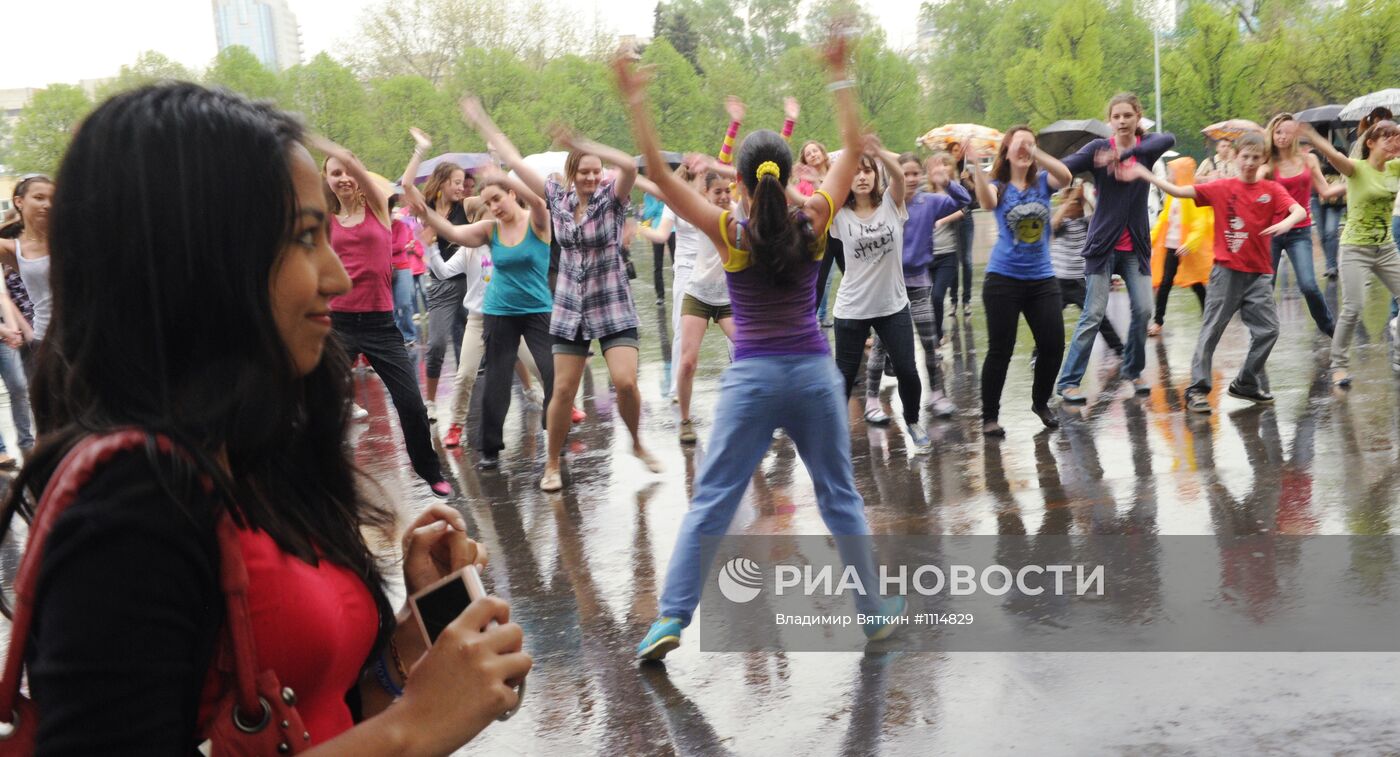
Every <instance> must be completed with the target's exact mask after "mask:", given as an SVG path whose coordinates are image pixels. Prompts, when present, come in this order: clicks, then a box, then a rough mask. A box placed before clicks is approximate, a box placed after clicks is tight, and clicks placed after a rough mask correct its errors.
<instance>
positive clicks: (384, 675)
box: [374, 654, 403, 699]
mask: <svg viewBox="0 0 1400 757" xmlns="http://www.w3.org/2000/svg"><path fill="white" fill-rule="evenodd" d="M374 679H375V681H377V682H378V683H379V688H381V689H384V691H386V692H388V694H389V696H391V697H393V698H395V699H398V698H399V697H401V696H403V689H402V688H400V687H399V686H397V685H395V684H394V679H393V678H392V677H390V675H389V666H388V665H386V664H384V655H382V654H381V655H379V659H377V660H375V661H374Z"/></svg>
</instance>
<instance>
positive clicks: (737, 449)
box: [616, 36, 904, 660]
mask: <svg viewBox="0 0 1400 757" xmlns="http://www.w3.org/2000/svg"><path fill="white" fill-rule="evenodd" d="M845 57H846V56H845V39H844V37H841V36H834V37H833V39H832V41H831V42H830V43H829V44H828V49H827V56H826V60H827V64H828V67H829V69H830V73H831V77H832V79H833V80H835V81H834V83H833V84H832V85H831V87H832V89H833V91H834V92H835V93H836V109H837V114H838V119H839V122H840V124H841V132H842V136H843V138H844V143H845V148H846V149H845V151H844V152H843V153H842V155H841V157H840V158H838V159H837V160H836V161H835V163H834V164H833V165H832V167H831V170H830V171H829V172H828V173H827V175H826V180H825V181H823V182H822V185H821V187H819V188H817V189H816V190H815V192H814V194H813V195H812V197H811V198H809V199H808V200H807V203H806V204H805V205H804V206H802V207H801V208H795V209H790V208H789V207H788V201H787V193H786V191H785V189H786V186H787V183H788V180H789V179H790V178H791V173H792V151H791V150H790V149H789V148H788V146H787V143H786V142H785V141H783V138H782V137H780V136H778V134H777V133H775V132H772V131H756V132H753V133H752V134H749V135H748V136H747V137H745V139H744V142H743V144H742V146H741V147H740V148H739V157H738V160H737V161H736V168H737V169H738V172H739V179H740V185H741V186H742V187H743V194H742V202H743V204H744V207H745V210H746V211H747V212H746V216H747V218H746V220H744V221H738V220H736V219H735V218H734V217H733V214H731V213H730V212H729V211H727V210H721V209H720V208H719V207H717V206H716V205H715V204H714V203H712V202H710V201H709V200H708V199H706V198H705V197H704V196H702V195H701V194H700V193H699V192H696V191H695V190H694V189H693V188H691V187H690V186H688V185H687V184H686V183H685V182H683V181H681V180H680V179H679V177H676V176H672V175H669V174H662V175H658V176H657V177H656V181H657V184H658V185H659V186H660V188H661V191H662V192H663V193H664V194H665V195H666V197H667V200H668V201H669V202H670V203H671V204H672V207H673V209H674V210H675V212H676V213H677V215H679V216H680V217H682V218H685V219H686V220H687V221H688V222H690V223H691V224H693V225H694V226H695V227H696V228H698V229H701V230H702V231H703V232H704V233H705V234H706V235H707V236H708V237H709V238H710V241H711V242H712V243H714V246H715V249H716V250H717V251H719V255H720V260H722V261H723V263H724V270H725V273H726V277H727V279H728V282H729V296H730V304H731V307H732V308H733V310H734V325H735V333H734V363H733V364H732V365H731V366H730V367H729V368H728V369H727V370H726V371H725V373H724V379H723V381H722V383H721V387H720V399H719V403H718V406H717V408H718V409H717V411H716V416H715V424H714V438H713V440H712V442H711V445H712V446H711V449H710V451H709V454H708V455H707V456H706V457H705V461H704V463H702V465H701V468H700V472H699V474H698V475H697V477H696V480H695V494H694V496H693V497H692V499H691V505H690V511H689V512H688V513H686V516H685V520H684V521H683V523H682V525H681V532H680V535H679V537H678V539H677V543H676V548H675V550H674V552H672V556H671V565H670V568H669V569H668V572H667V575H666V587H665V590H664V591H663V592H662V595H661V599H660V607H659V613H660V617H659V618H657V619H656V621H655V622H654V623H653V624H652V626H651V629H650V630H649V631H648V632H647V634H646V636H645V638H643V640H642V642H641V643H640V644H639V645H638V647H637V656H638V657H640V658H642V659H647V660H657V659H661V658H662V657H664V656H665V655H666V653H668V652H669V651H671V650H672V649H675V648H676V647H677V646H679V645H680V636H681V629H682V628H684V627H685V626H686V625H688V624H689V623H690V620H691V616H692V614H693V613H694V611H695V606H696V604H697V603H698V602H699V601H700V590H701V586H702V583H703V580H704V579H703V577H704V574H705V572H706V570H707V569H708V566H709V564H710V562H711V561H712V560H713V558H714V553H713V550H714V543H713V541H710V542H708V543H707V542H706V541H705V540H704V537H706V536H718V535H723V534H724V533H725V532H726V531H727V530H728V528H729V525H730V522H731V521H732V520H733V518H734V512H735V509H736V508H737V507H738V506H739V501H740V499H742V498H743V495H744V491H745V490H746V489H747V488H748V484H749V480H750V478H751V477H752V476H753V473H754V469H755V468H757V467H758V464H759V462H760V461H761V460H762V459H763V455H764V453H766V452H767V450H768V447H769V445H770V444H771V443H772V434H773V430H774V429H776V428H783V429H785V430H786V431H787V433H788V436H789V437H791V438H792V441H793V443H794V444H795V445H797V452H798V454H799V455H800V456H801V457H802V461H803V464H804V465H806V466H807V471H808V473H809V474H810V475H811V476H812V480H813V484H814V487H815V489H816V494H817V507H818V509H819V510H820V511H821V515H822V519H823V520H824V521H825V522H826V524H827V527H828V528H829V529H830V530H831V532H832V534H834V535H836V537H837V539H836V543H837V548H838V550H840V552H841V556H842V559H843V560H845V562H846V564H847V565H853V566H855V567H856V570H857V571H859V572H860V574H861V575H862V576H863V577H868V578H869V580H871V581H873V580H875V578H874V576H875V573H874V561H873V558H872V556H871V554H870V551H869V546H868V545H865V544H860V543H858V542H859V541H860V540H859V539H854V540H852V539H844V538H841V537H843V536H859V535H864V534H868V533H869V525H868V524H867V523H866V520H865V512H864V503H863V502H862V500H861V497H860V494H859V493H858V492H857V491H856V488H855V481H854V476H853V473H852V465H851V442H850V430H849V429H848V428H847V426H846V407H845V402H844V400H843V397H844V392H843V383H842V379H841V377H840V375H839V374H838V373H837V371H836V368H835V366H834V364H833V363H832V361H831V358H830V357H829V352H828V348H827V343H826V338H825V337H824V336H823V335H822V332H821V327H820V325H819V324H818V323H817V319H816V308H815V307H814V306H815V304H816V288H815V287H814V286H813V285H814V283H815V281H816V277H817V269H818V267H819V265H820V260H821V257H822V251H823V248H824V246H825V242H826V231H827V227H828V226H829V225H830V223H831V219H832V217H833V216H834V215H835V211H836V208H838V207H840V206H841V205H842V204H843V203H844V201H845V199H846V195H847V193H849V192H850V187H851V179H852V177H853V176H854V175H855V167H856V161H857V158H858V156H859V155H860V153H861V151H862V144H861V137H860V121H859V119H858V118H857V116H856V110H855V98H854V96H853V95H852V93H851V89H852V88H853V87H854V84H853V83H852V82H851V81H850V80H849V79H848V78H847V75H846V68H845ZM616 68H617V74H618V81H619V87H620V88H621V90H622V94H623V97H624V98H626V101H627V107H628V109H629V111H630V112H631V114H632V130H633V133H634V135H635V136H636V139H637V144H638V145H639V146H640V147H641V149H642V152H643V154H644V155H646V159H647V161H648V162H653V161H660V160H661V149H660V146H659V145H660V142H659V139H658V138H657V135H656V129H655V127H654V126H653V125H652V122H651V111H650V106H649V104H648V103H647V97H646V87H647V85H646V81H645V79H644V78H643V77H642V75H640V74H639V73H638V72H637V71H636V70H634V69H633V67H632V63H631V61H629V60H627V59H625V58H619V59H618V60H617V61H616ZM653 164H654V163H653ZM896 254H898V253H896ZM866 585H867V586H869V585H872V584H870V583H867V584H866ZM856 602H857V605H858V607H859V608H860V611H861V612H862V613H865V614H867V615H879V616H881V620H879V621H876V622H874V623H871V624H867V626H866V627H865V629H864V630H865V633H866V634H867V636H869V637H870V638H883V637H885V636H888V635H889V634H890V633H891V632H892V631H893V630H894V628H895V627H896V626H895V622H894V621H895V618H894V616H898V615H901V614H902V613H903V611H904V600H903V599H902V598H900V597H892V598H890V599H888V600H885V601H884V602H881V601H880V599H879V598H878V597H875V596H871V595H862V596H861V597H859V598H857V600H856ZM886 619H888V620H889V621H890V622H885V620H886Z"/></svg>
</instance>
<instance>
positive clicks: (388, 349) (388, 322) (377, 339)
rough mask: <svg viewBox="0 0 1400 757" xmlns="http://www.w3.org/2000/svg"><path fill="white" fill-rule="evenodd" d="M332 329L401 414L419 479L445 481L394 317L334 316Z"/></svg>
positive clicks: (411, 457)
mask: <svg viewBox="0 0 1400 757" xmlns="http://www.w3.org/2000/svg"><path fill="white" fill-rule="evenodd" d="M331 327H332V329H333V333H334V334H335V336H336V338H337V339H339V340H340V344H341V345H342V346H343V347H344V348H345V352H346V353H347V354H348V355H349V356H350V358H351V359H352V360H353V359H354V358H355V356H356V355H359V354H363V355H364V356H365V358H366V359H368V360H369V364H370V366H371V367H373V368H374V372H375V373H376V374H378V375H379V378H380V380H381V381H383V382H384V388H385V389H388V390H389V398H390V399H391V400H393V402H394V409H395V410H397V411H398V413H399V426H400V427H402V428H403V441H404V446H405V447H407V448H408V459H409V460H410V461H412V463H413V471H414V472H415V473H417V474H418V476H419V478H422V479H423V480H424V481H427V482H428V483H430V484H433V483H437V482H438V481H441V480H443V479H442V464H441V462H440V461H439V460H438V456H437V451H436V450H434V449H433V435H432V431H431V429H430V428H429V426H428V410H427V408H425V407H423V395H422V394H420V393H419V391H418V381H417V379H416V378H415V377H414V375H413V368H412V363H410V362H409V360H408V350H406V349H404V346H403V334H402V333H401V332H400V331H399V327H398V326H395V325H394V314H393V313H392V312H389V311H387V310H386V311H384V312H382V313H331Z"/></svg>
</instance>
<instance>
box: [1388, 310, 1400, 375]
mask: <svg viewBox="0 0 1400 757" xmlns="http://www.w3.org/2000/svg"><path fill="white" fill-rule="evenodd" d="M1388 328H1389V329H1390V370H1392V371H1394V372H1395V373H1400V316H1396V317H1395V318H1391V319H1390V323H1389V324H1388Z"/></svg>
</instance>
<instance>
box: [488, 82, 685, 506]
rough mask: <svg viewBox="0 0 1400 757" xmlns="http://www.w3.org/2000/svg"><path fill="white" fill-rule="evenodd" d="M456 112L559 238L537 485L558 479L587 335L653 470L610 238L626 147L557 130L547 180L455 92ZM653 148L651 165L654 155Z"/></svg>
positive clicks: (625, 291) (623, 279) (626, 298)
mask: <svg viewBox="0 0 1400 757" xmlns="http://www.w3.org/2000/svg"><path fill="white" fill-rule="evenodd" d="M462 112H463V114H464V115H465V116H466V119H467V120H468V121H470V122H472V123H473V124H475V125H476V127H477V130H478V131H479V132H481V134H482V136H484V137H486V143H487V144H488V145H490V146H491V147H492V148H493V149H494V150H496V152H497V153H498V154H499V155H500V156H501V158H502V159H503V160H505V162H506V164H507V165H509V166H510V167H511V169H513V170H514V171H515V173H516V174H517V175H518V176H519V177H520V180H521V181H522V182H523V183H524V184H525V186H526V187H528V188H529V189H530V191H531V192H534V193H535V194H537V195H539V196H540V197H543V198H544V199H545V202H546V203H548V206H549V212H550V216H551V217H552V219H553V221H554V238H555V240H556V241H558V243H559V277H558V280H557V282H556V285H555V290H554V311H553V314H552V317H551V319H550V323H549V333H550V334H551V335H553V337H554V347H553V351H554V392H553V395H552V397H551V399H550V403H549V411H548V416H547V418H546V421H545V426H546V427H547V428H548V429H549V448H548V455H549V456H548V458H546V460H545V464H544V475H543V476H542V477H541V478H540V488H541V489H543V490H544V491H547V492H555V491H559V490H560V489H562V488H564V479H563V476H562V473H561V471H560V465H559V456H560V453H561V452H563V450H564V440H565V439H566V438H567V437H568V435H569V424H570V418H571V416H572V414H573V398H574V395H575V394H576V393H577V392H578V386H579V381H580V379H581V378H582V377H583V368H584V363H585V361H586V360H587V359H588V348H589V346H590V345H591V344H592V343H593V342H594V341H595V340H596V341H597V342H598V343H599V345H600V348H601V350H602V353H603V360H604V361H606V362H607V364H608V374H609V376H610V378H611V379H612V385H613V389H614V390H615V391H616V392H617V405H618V410H619V412H620V414H621V415H622V421H623V423H625V424H627V430H628V432H629V433H630V434H631V435H632V454H634V455H636V456H637V458H638V459H640V460H641V461H642V462H643V463H644V464H645V465H646V466H647V469H648V470H650V471H651V472H653V473H660V472H661V471H662V470H663V467H662V465H661V462H660V461H659V460H657V459H656V458H655V457H653V456H652V455H651V453H650V452H648V451H647V449H646V447H644V446H643V445H642V437H641V430H640V429H639V428H638V427H639V425H640V423H641V416H642V395H641V392H640V391H639V390H638V389H637V352H638V351H637V347H638V345H639V344H640V342H639V340H638V336H637V326H638V324H639V323H640V322H639V321H638V319H637V307H636V305H635V304H633V302H632V287H631V286H630V285H629V284H628V282H627V271H626V270H625V269H624V267H623V262H622V252H621V249H620V243H621V240H622V227H623V223H624V221H625V220H626V218H627V211H628V209H629V207H630V202H629V200H628V199H627V198H628V195H630V194H631V192H632V183H633V181H634V180H635V179H636V178H637V164H636V162H635V161H633V160H632V156H631V155H628V154H627V153H624V152H622V151H621V150H618V149H616V148H613V147H608V146H606V145H600V144H598V143H596V142H592V141H589V140H587V139H583V138H582V137H578V136H576V135H574V134H572V133H568V132H564V133H561V134H560V135H559V137H560V142H562V143H563V145H564V146H565V147H567V148H568V149H569V157H568V159H567V160H566V161H565V162H564V174H565V176H564V181H563V182H562V183H561V182H560V181H558V180H557V179H555V178H553V177H551V178H550V179H549V180H548V181H546V180H545V179H544V177H542V176H540V175H539V173H537V172H536V171H535V169H534V168H531V167H530V165H529V164H528V163H526V162H525V159H524V158H523V157H522V156H521V155H520V151H519V150H517V149H515V145H514V144H512V143H511V141H510V140H509V139H508V138H507V137H506V135H505V134H502V133H501V130H500V129H498V128H497V127H496V124H495V123H494V122H493V121H492V120H491V118H490V116H487V115H486V111H484V110H482V109H481V103H480V102H478V101H477V100H476V99H475V98H467V99H466V100H463V101H462ZM604 161H606V162H608V163H611V164H613V165H614V166H616V167H617V178H616V179H605V178H604V177H603V163H604ZM662 162H663V161H661V160H660V159H659V158H658V159H657V162H655V163H653V164H652V165H661V164H662Z"/></svg>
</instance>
